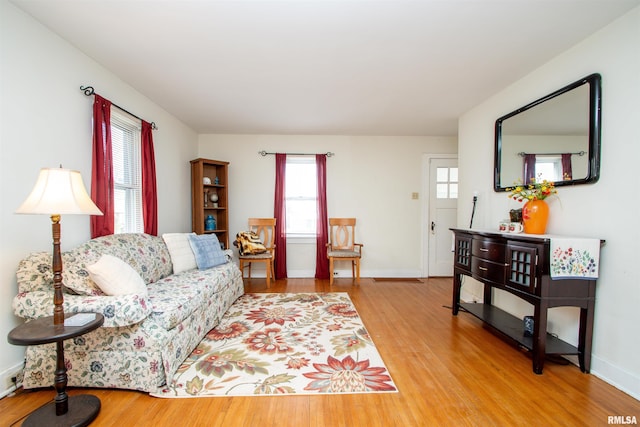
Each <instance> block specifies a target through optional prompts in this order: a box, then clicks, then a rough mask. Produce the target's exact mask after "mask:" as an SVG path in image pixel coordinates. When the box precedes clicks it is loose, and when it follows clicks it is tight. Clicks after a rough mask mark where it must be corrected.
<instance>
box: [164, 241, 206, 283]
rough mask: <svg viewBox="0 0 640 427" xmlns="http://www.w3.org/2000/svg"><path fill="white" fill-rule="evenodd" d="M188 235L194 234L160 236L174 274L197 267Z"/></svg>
mask: <svg viewBox="0 0 640 427" xmlns="http://www.w3.org/2000/svg"><path fill="white" fill-rule="evenodd" d="M189 235H195V233H165V234H163V235H162V239H163V240H164V242H165V243H166V245H167V249H168V250H169V254H170V255H171V263H172V264H173V273H174V274H177V273H182V272H183V271H187V270H193V269H194V268H197V267H198V266H197V264H196V257H195V255H194V253H193V249H191V244H190V243H189Z"/></svg>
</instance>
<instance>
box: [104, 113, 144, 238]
mask: <svg viewBox="0 0 640 427" xmlns="http://www.w3.org/2000/svg"><path fill="white" fill-rule="evenodd" d="M118 132H121V133H122V134H123V136H124V137H123V140H122V157H123V162H122V163H123V164H122V165H121V166H122V167H121V169H122V174H123V176H129V177H130V181H129V182H126V179H125V180H119V179H118V178H119V175H120V173H119V172H118V171H117V168H119V167H120V165H118V164H117V159H118V153H117V151H116V150H117V148H118V147H116V141H115V138H114V135H115V134H116V133H118ZM111 155H112V168H113V187H114V188H113V191H114V219H113V221H114V224H113V233H114V234H123V233H143V232H144V218H143V214H142V209H143V207H142V124H141V122H140V120H139V119H136V118H134V117H133V116H131V115H129V114H127V113H125V112H123V111H121V110H119V109H117V108H113V107H112V108H111ZM121 191H124V194H125V201H124V203H125V207H124V224H121V225H120V226H119V224H118V216H119V215H121V214H120V212H119V211H118V210H117V208H116V206H117V205H118V202H117V200H116V195H117V193H118V192H121ZM132 210H133V211H135V212H134V213H131V211H132ZM122 227H124V229H122Z"/></svg>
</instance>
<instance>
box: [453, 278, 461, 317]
mask: <svg viewBox="0 0 640 427" xmlns="http://www.w3.org/2000/svg"><path fill="white" fill-rule="evenodd" d="M461 287H462V278H461V274H459V273H456V272H454V273H453V301H452V302H451V313H452V314H453V315H454V316H457V315H458V309H459V308H460V288H461Z"/></svg>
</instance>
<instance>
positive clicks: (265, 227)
mask: <svg viewBox="0 0 640 427" xmlns="http://www.w3.org/2000/svg"><path fill="white" fill-rule="evenodd" d="M249 230H251V231H253V232H255V233H256V234H257V235H258V236H259V237H260V241H261V242H262V243H263V244H264V247H265V248H267V249H269V251H271V252H273V248H274V246H275V240H276V219H275V218H249Z"/></svg>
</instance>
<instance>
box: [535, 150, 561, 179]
mask: <svg viewBox="0 0 640 427" xmlns="http://www.w3.org/2000/svg"><path fill="white" fill-rule="evenodd" d="M543 179H546V180H547V181H554V182H555V181H562V157H560V156H540V155H538V156H536V180H543Z"/></svg>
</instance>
